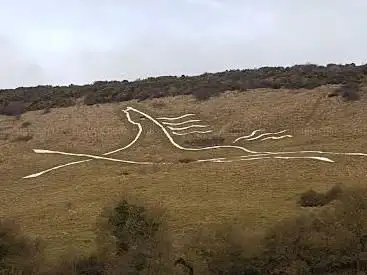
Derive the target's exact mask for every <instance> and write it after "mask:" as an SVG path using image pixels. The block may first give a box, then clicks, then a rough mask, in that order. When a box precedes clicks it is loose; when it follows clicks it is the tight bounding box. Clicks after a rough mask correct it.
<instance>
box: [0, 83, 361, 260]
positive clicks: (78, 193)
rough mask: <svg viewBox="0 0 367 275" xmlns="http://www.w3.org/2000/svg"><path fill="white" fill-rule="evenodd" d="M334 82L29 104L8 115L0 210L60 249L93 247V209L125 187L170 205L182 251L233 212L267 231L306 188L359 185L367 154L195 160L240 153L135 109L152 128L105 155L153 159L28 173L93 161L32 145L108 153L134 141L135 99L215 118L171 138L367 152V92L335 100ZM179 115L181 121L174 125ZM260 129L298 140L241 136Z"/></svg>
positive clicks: (144, 106) (290, 211)
mask: <svg viewBox="0 0 367 275" xmlns="http://www.w3.org/2000/svg"><path fill="white" fill-rule="evenodd" d="M331 90H332V89H331V88H329V87H327V86H320V87H318V88H315V89H312V90H310V89H298V90H287V89H277V90H273V89H257V90H252V91H248V92H246V93H240V92H227V93H222V94H221V95H220V96H217V97H215V98H211V99H209V100H207V101H197V100H195V99H194V98H193V97H192V96H189V95H186V96H176V97H164V98H159V99H152V100H145V101H144V102H137V101H127V102H124V103H108V104H103V105H99V106H98V105H94V106H86V105H81V106H70V107H66V108H54V109H52V110H51V112H49V113H47V114H43V112H42V111H39V110H38V111H30V112H27V113H25V114H23V115H22V116H21V118H20V119H18V120H17V119H14V118H12V117H8V116H0V128H1V134H2V139H1V140H0V146H1V151H2V158H1V161H0V170H1V171H2V180H1V182H0V184H1V189H0V190H1V192H0V200H1V201H2V207H1V208H0V216H1V217H6V218H15V219H16V221H18V222H19V223H20V224H21V225H22V227H23V228H24V229H25V231H26V232H27V233H28V234H30V235H32V236H41V237H43V238H45V239H46V240H48V241H49V246H48V251H49V252H50V253H49V255H50V257H53V256H54V257H58V256H59V255H60V254H62V253H63V252H64V251H65V249H68V248H70V247H73V248H74V249H76V250H78V251H84V250H89V249H92V248H93V247H94V238H95V236H94V232H93V230H94V228H95V221H96V217H97V216H98V215H99V213H100V212H101V211H102V209H103V207H105V206H106V205H109V204H111V203H113V201H116V200H117V199H119V198H121V196H122V197H131V198H134V199H137V200H139V201H142V202H143V203H144V204H145V205H147V206H149V207H152V206H156V205H159V206H161V207H163V208H165V209H167V222H168V226H169V229H170V232H171V234H172V235H173V237H174V240H175V244H176V248H177V250H179V249H180V247H181V245H182V244H183V243H184V240H185V238H186V237H187V235H190V234H191V233H190V232H195V231H197V230H199V229H200V228H202V227H205V226H207V225H209V224H218V223H219V224H222V223H225V222H227V221H230V220H232V219H234V218H238V219H239V221H240V223H242V224H243V225H244V226H245V227H246V228H247V229H248V230H250V231H251V230H254V229H256V231H258V232H261V230H263V229H266V228H267V227H269V226H270V225H272V224H274V223H275V222H277V221H279V220H280V219H282V218H285V217H289V216H292V215H294V214H297V213H301V212H303V211H307V210H305V209H301V208H299V207H298V206H297V204H296V201H297V200H298V197H299V194H300V193H301V192H304V191H306V190H308V189H309V188H310V187H312V188H313V189H314V190H317V191H325V190H327V189H328V188H329V187H330V185H332V184H334V183H343V184H345V185H347V186H352V185H358V184H363V183H364V182H362V181H361V179H364V178H365V176H366V168H367V162H366V159H367V157H366V156H344V155H327V157H328V158H330V159H332V160H333V161H335V162H334V163H331V162H323V161H319V160H311V159H273V158H272V159H257V160H252V161H236V162H228V163H226V162H225V163H216V162H214V163H197V162H190V161H192V160H198V159H203V158H219V157H231V156H232V155H231V154H232V151H230V150H229V151H222V152H219V151H210V152H207V151H198V152H184V151H182V150H180V149H177V148H175V147H174V146H172V144H171V143H170V142H169V140H168V139H167V137H166V136H165V135H164V134H162V131H161V130H160V129H159V128H157V127H153V126H154V125H153V124H152V123H151V122H150V121H149V120H146V119H145V120H141V116H139V115H138V116H136V114H135V116H134V115H133V116H134V117H132V118H131V119H133V120H134V121H137V120H139V122H140V123H141V125H142V126H143V129H144V131H145V135H144V136H142V137H141V139H139V143H136V144H135V145H134V146H132V147H130V148H129V149H128V150H126V151H121V152H118V153H116V154H113V155H110V156H109V157H111V158H116V159H126V160H134V161H151V162H154V163H155V164H153V165H139V164H128V163H118V162H112V161H109V160H97V159H95V160H93V161H89V162H85V163H81V164H76V165H71V166H69V167H64V168H60V169H58V170H55V171H51V172H49V173H46V174H44V175H42V176H40V177H35V178H30V179H22V177H24V176H27V175H30V174H32V173H36V172H40V171H42V170H44V169H48V168H51V167H53V166H57V165H60V164H65V163H67V162H74V161H79V160H83V159H86V158H84V157H78V156H66V155H58V154H36V153H34V152H33V151H32V150H33V149H47V150H56V151H64V152H71V153H80V154H90V155H98V156H100V155H102V154H104V153H106V152H108V151H112V150H115V149H117V148H119V147H122V146H125V145H127V144H128V143H129V142H131V141H132V140H133V139H134V137H135V136H136V134H137V133H138V130H139V129H138V127H137V126H136V125H133V124H131V123H129V121H128V119H127V117H126V114H125V113H123V112H122V111H121V110H122V109H124V108H126V107H128V106H132V107H134V108H136V109H138V110H141V111H143V112H145V113H147V114H150V115H152V116H153V117H154V118H159V117H167V116H168V117H177V116H181V115H183V114H188V113H193V114H196V116H193V117H190V119H197V120H202V122H200V123H202V124H205V125H209V126H210V127H209V128H210V129H212V130H213V132H210V133H206V134H193V135H185V136H175V137H174V138H175V140H176V141H177V143H179V144H181V145H185V146H186V147H190V146H191V147H192V148H197V147H198V146H201V147H203V146H211V145H213V140H214V141H215V142H217V143H218V142H219V143H221V144H226V145H228V144H230V145H239V146H240V145H241V146H245V147H246V148H249V149H251V150H255V151H302V150H323V151H333V152H363V153H367V142H366V140H367V139H366V136H367V124H366V121H367V112H365V109H366V101H367V98H366V95H365V93H361V99H360V100H359V101H353V102H343V101H340V100H339V99H338V98H335V97H330V98H329V97H328V96H327V95H328V93H329V92H330V91H331ZM187 119H188V118H187ZM179 121H181V122H182V121H183V120H176V121H175V122H179ZM171 122H174V121H173V120H172V121H171ZM166 125H168V124H166ZM183 126H184V125H181V126H180V127H183ZM256 129H264V130H265V132H279V131H283V130H288V131H287V132H285V133H284V134H289V135H291V136H293V137H285V138H281V139H274V140H271V139H268V140H263V141H262V140H261V139H257V140H252V141H251V140H250V141H246V140H241V141H238V142H236V143H235V144H234V143H233V141H234V140H235V139H236V138H238V137H240V136H244V135H249V134H250V133H251V132H252V131H254V130H256ZM201 130H203V129H201ZM19 137H21V138H19ZM22 137H23V138H22ZM27 137H29V138H28V139H29V140H28V141H26V140H27ZM264 137H265V136H264ZM241 154H242V153H241ZM307 155H314V154H307ZM324 156H326V155H324ZM166 162H169V163H171V164H169V165H167V164H164V163H166ZM186 162H187V163H186Z"/></svg>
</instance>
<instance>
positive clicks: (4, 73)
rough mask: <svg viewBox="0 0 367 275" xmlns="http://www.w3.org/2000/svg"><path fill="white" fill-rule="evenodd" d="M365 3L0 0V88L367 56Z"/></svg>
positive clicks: (361, 60) (311, 0) (359, 60)
mask: <svg viewBox="0 0 367 275" xmlns="http://www.w3.org/2000/svg"><path fill="white" fill-rule="evenodd" d="M366 14H367V1H366V0H350V1H346V0H307V1H306V0H298V1H297V0H256V1H255V0H253V1H252V0H223V1H221V0H103V1H102V0H62V1H61V0H0V88H14V87H18V86H35V85H44V84H50V85H69V84H71V83H73V84H84V83H92V82H93V81H96V80H123V79H128V80H134V79H136V78H145V77H147V76H157V75H182V74H186V75H193V74H201V73H204V72H216V71H224V70H226V69H245V68H253V67H261V66H273V65H293V64H300V63H306V62H311V63H317V64H327V63H351V62H354V63H356V64H361V63H366V62H367V16H366Z"/></svg>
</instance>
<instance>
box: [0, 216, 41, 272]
mask: <svg viewBox="0 0 367 275" xmlns="http://www.w3.org/2000/svg"><path fill="white" fill-rule="evenodd" d="M40 253H41V246H40V242H39V241H38V240H30V239H28V238H26V237H24V236H23V234H22V232H21V230H20V228H19V226H17V225H16V224H15V223H13V222H11V221H4V220H2V221H0V273H1V272H4V274H6V273H5V272H10V271H14V270H15V271H17V272H20V271H22V272H23V273H22V274H34V273H32V272H35V271H36V270H38V267H39V256H40ZM9 274H10V273H9ZM14 274H17V273H14Z"/></svg>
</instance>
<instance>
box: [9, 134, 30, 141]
mask: <svg viewBox="0 0 367 275" xmlns="http://www.w3.org/2000/svg"><path fill="white" fill-rule="evenodd" d="M31 139H33V136H31V135H24V136H17V137H15V138H14V139H12V142H27V141H30V140H31Z"/></svg>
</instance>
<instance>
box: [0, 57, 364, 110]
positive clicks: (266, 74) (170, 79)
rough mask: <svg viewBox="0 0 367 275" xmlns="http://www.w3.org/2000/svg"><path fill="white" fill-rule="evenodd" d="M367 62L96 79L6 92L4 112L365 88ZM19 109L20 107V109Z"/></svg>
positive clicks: (2, 93) (1, 96) (0, 100)
mask: <svg viewBox="0 0 367 275" xmlns="http://www.w3.org/2000/svg"><path fill="white" fill-rule="evenodd" d="M366 76H367V64H364V65H355V64H354V63H351V64H345V65H338V64H328V65H326V66H320V65H315V64H305V65H294V66H292V67H261V68H258V69H245V70H227V71H223V72H218V73H204V74H201V75H198V76H185V75H182V76H180V77H179V76H159V77H149V78H146V79H142V80H140V79H138V80H135V81H128V80H123V81H96V82H94V83H93V84H87V85H69V86H50V85H46V86H36V87H19V88H16V89H3V90H0V114H5V115H7V114H8V113H9V111H6V106H8V105H9V104H10V103H14V102H17V103H21V107H20V109H21V110H20V111H18V112H20V113H23V112H26V111H33V110H42V109H47V108H58V107H69V106H73V105H75V104H76V103H77V102H78V101H82V102H84V104H85V105H94V104H101V103H111V102H123V101H129V100H133V99H136V100H139V101H142V100H146V99H152V98H161V97H166V96H178V95H193V96H195V97H196V98H197V99H199V100H205V99H208V98H210V97H212V96H216V95H219V94H220V93H222V92H225V91H240V92H242V91H246V90H249V89H257V88H270V89H282V88H283V89H301V88H304V89H314V88H316V87H319V86H322V85H327V84H352V85H354V86H355V87H357V88H358V87H360V86H361V85H363V84H364V83H366V80H367V77H366ZM18 109H19V108H18Z"/></svg>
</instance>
